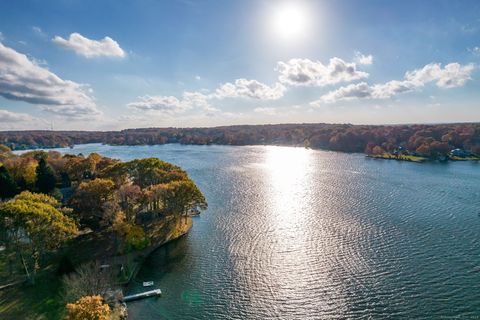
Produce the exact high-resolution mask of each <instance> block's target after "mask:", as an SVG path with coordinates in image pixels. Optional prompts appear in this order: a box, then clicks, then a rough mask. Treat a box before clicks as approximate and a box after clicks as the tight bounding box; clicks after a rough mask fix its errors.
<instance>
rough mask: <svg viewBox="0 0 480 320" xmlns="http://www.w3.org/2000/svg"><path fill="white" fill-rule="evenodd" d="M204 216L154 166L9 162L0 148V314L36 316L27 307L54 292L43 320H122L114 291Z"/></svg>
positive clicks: (179, 174) (78, 160)
mask: <svg viewBox="0 0 480 320" xmlns="http://www.w3.org/2000/svg"><path fill="white" fill-rule="evenodd" d="M206 206H207V203H206V200H205V198H204V196H203V194H202V193H201V192H200V190H199V189H198V188H197V186H196V185H195V183H194V182H193V181H192V180H191V179H190V178H189V176H188V174H187V173H186V172H185V171H184V170H182V169H181V168H180V167H178V166H175V165H172V164H170V163H167V162H164V161H161V160H159V159H157V158H147V159H140V160H133V161H129V162H121V161H119V160H115V159H112V158H108V157H102V156H100V155H98V154H95V153H92V154H90V155H88V156H84V155H81V154H80V155H69V154H65V155H62V154H60V153H58V152H56V151H49V152H45V151H31V152H26V153H23V154H21V155H15V154H13V153H12V152H11V150H10V149H9V148H8V147H6V146H3V145H0V248H1V249H0V285H4V284H13V287H12V288H11V289H8V290H2V291H1V292H0V293H1V294H0V300H1V301H3V302H4V304H3V305H4V306H10V307H11V309H8V308H7V309H6V310H0V313H2V314H4V315H8V316H10V317H12V318H15V317H16V316H18V317H23V316H25V314H26V313H28V312H27V310H28V311H31V312H37V313H42V312H41V311H39V310H31V308H30V307H28V306H27V304H28V302H29V301H30V298H31V299H32V300H33V301H37V300H38V299H39V297H38V296H39V295H40V296H42V294H43V293H44V291H45V290H47V291H48V290H50V291H49V293H48V294H45V296H42V297H41V299H47V298H48V297H49V295H50V296H52V295H53V296H54V299H53V300H54V301H58V303H57V304H56V305H54V306H50V309H49V310H48V311H46V312H47V313H46V316H47V318H58V317H59V314H60V315H61V314H64V313H65V319H85V318H84V316H85V313H84V312H86V311H85V310H87V311H88V312H100V313H101V314H102V315H103V316H105V317H107V316H106V315H108V317H109V319H120V318H123V317H122V316H121V314H123V313H122V312H121V310H123V309H122V305H121V303H120V302H121V300H122V298H121V291H119V289H120V287H121V285H122V284H125V283H128V281H129V280H130V279H131V277H132V274H133V272H134V271H135V268H137V267H138V266H139V263H141V257H142V254H143V255H145V254H148V252H150V251H151V250H153V249H154V248H156V247H157V246H158V245H161V244H162V243H164V242H165V241H168V240H170V239H172V238H175V237H178V236H180V235H182V234H184V233H185V232H187V231H188V229H189V228H190V227H191V218H190V215H191V212H192V210H195V212H196V213H198V212H200V210H203V209H205V208H206ZM16 288H21V290H17V289H16ZM52 291H53V292H52ZM2 295H7V296H2ZM17 295H18V296H17ZM29 295H30V296H29ZM58 296H61V298H58ZM32 297H36V298H32ZM12 299H13V300H12ZM40 305H41V306H42V307H45V308H47V307H49V304H48V303H46V302H45V301H43V302H42V303H41V304H38V305H37V306H40ZM33 309H34V308H33ZM52 310H53V311H52ZM42 311H44V310H42ZM48 312H53V313H48ZM37 313H35V317H37V316H38V314H37ZM115 313H118V314H119V315H118V316H115ZM42 314H43V313H42ZM44 315H45V314H44ZM95 319H96V318H95ZM99 319H100V318H99ZM101 319H103V318H101Z"/></svg>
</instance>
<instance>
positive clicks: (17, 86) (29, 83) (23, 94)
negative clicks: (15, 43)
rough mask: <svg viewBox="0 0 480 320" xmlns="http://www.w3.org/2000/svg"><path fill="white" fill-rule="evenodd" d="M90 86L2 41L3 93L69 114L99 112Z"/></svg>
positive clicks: (0, 85) (0, 91) (0, 84)
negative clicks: (6, 45) (42, 63)
mask: <svg viewBox="0 0 480 320" xmlns="http://www.w3.org/2000/svg"><path fill="white" fill-rule="evenodd" d="M88 91H89V88H88V87H87V86H86V85H82V84H79V83H76V82H73V81H70V80H63V79H61V78H60V77H58V76H57V75H56V74H54V73H53V72H51V71H49V70H48V69H46V68H44V67H41V66H39V65H38V64H37V63H36V62H35V61H34V60H31V59H29V58H28V57H27V56H26V55H24V54H21V53H19V52H17V51H15V50H13V49H11V48H8V47H5V46H4V45H3V44H2V43H0V96H2V97H4V98H6V99H10V100H19V101H25V102H28V103H32V104H38V105H42V106H43V108H44V109H45V110H47V111H49V112H53V113H56V114H58V115H65V116H69V117H85V116H92V115H98V114H100V112H99V111H98V110H97V108H96V105H95V102H94V99H93V98H92V97H91V96H90V95H89V92H88Z"/></svg>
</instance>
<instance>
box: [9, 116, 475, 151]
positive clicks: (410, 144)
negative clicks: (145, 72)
mask: <svg viewBox="0 0 480 320" xmlns="http://www.w3.org/2000/svg"><path fill="white" fill-rule="evenodd" d="M0 143H2V144H4V145H6V146H8V147H9V148H11V149H12V150H21V149H34V148H54V147H67V146H72V145H75V144H83V143H103V144H111V145H154V144H165V143H181V144H198V145H208V144H219V145H287V146H306V147H310V148H313V149H324V150H333V151H342V152H364V153H367V154H372V153H382V152H388V153H393V152H395V151H396V150H398V149H402V150H405V151H407V150H408V152H409V153H411V154H419V155H422V156H425V157H428V158H438V157H441V156H444V155H447V154H448V153H449V152H450V151H451V150H453V149H462V150H466V151H468V152H470V153H472V154H476V155H478V154H480V124H479V123H456V124H455V123H454V124H428V125H427V124H411V125H352V124H324V123H318V124H275V125H238V126H224V127H213V128H146V129H127V130H121V131H105V132H102V131H3V132H0Z"/></svg>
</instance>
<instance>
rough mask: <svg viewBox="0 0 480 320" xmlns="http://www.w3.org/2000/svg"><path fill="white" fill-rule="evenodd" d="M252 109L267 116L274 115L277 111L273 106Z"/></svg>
mask: <svg viewBox="0 0 480 320" xmlns="http://www.w3.org/2000/svg"><path fill="white" fill-rule="evenodd" d="M253 111H254V112H256V113H262V114H266V115H268V116H274V115H276V114H277V111H276V109H275V108H255V109H253Z"/></svg>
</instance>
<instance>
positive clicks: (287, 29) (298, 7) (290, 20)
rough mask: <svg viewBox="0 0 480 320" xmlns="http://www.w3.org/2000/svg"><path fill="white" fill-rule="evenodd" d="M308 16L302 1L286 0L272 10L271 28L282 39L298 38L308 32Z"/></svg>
mask: <svg viewBox="0 0 480 320" xmlns="http://www.w3.org/2000/svg"><path fill="white" fill-rule="evenodd" d="M308 18H309V17H308V12H307V10H306V8H305V7H304V6H303V5H302V3H301V2H300V1H290V2H284V3H281V4H280V5H279V6H278V7H276V8H274V9H273V10H272V17H271V28H272V31H273V32H274V33H275V34H276V36H278V37H279V38H281V39H284V40H292V39H297V38H299V37H303V36H304V35H305V33H306V32H307V25H308V20H309V19H308Z"/></svg>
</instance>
